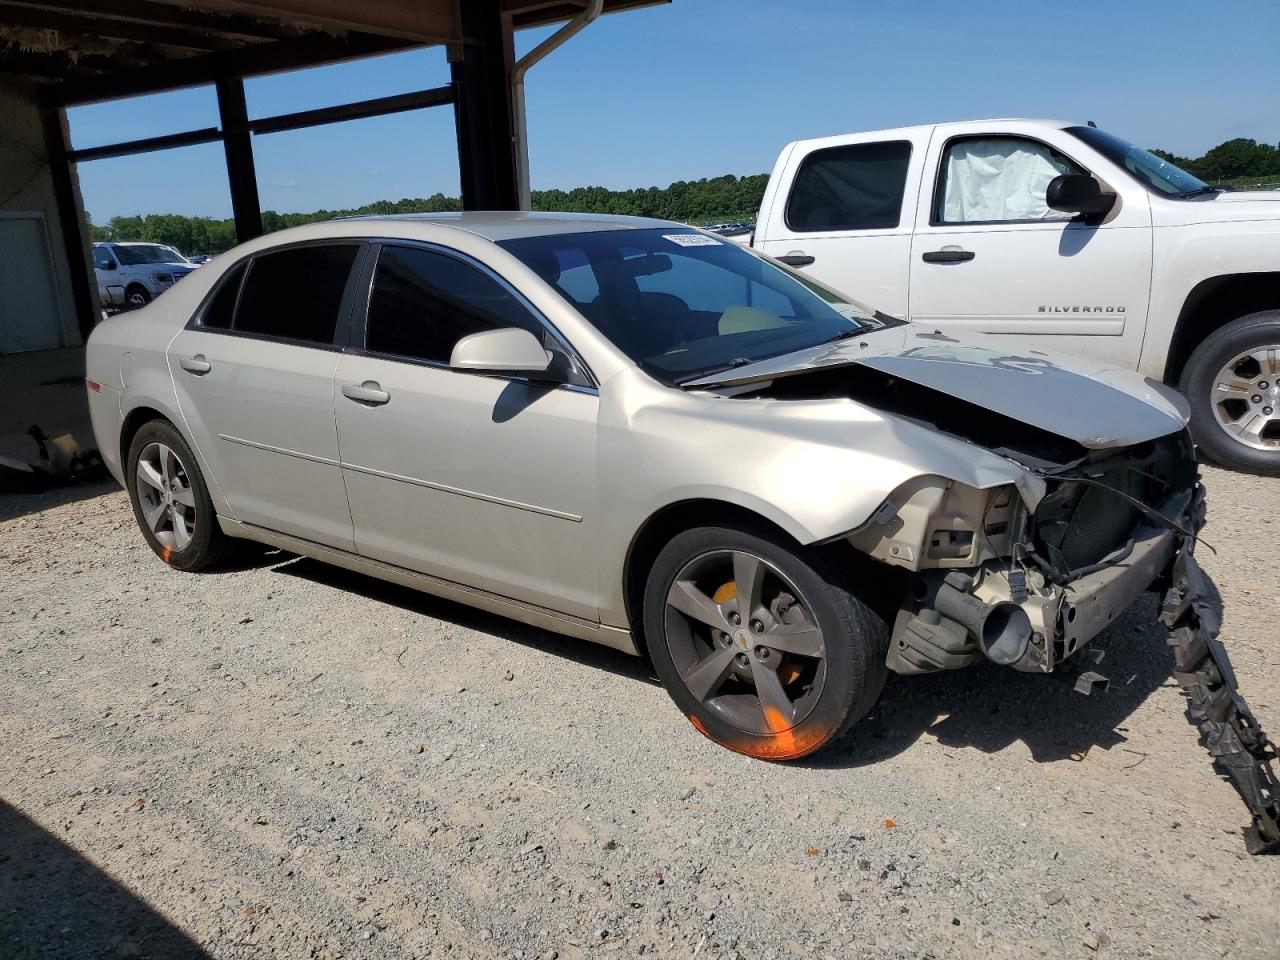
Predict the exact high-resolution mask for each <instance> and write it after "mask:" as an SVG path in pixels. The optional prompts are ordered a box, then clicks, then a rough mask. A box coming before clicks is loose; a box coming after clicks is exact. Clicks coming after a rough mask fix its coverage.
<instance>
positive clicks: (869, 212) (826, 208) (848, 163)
mask: <svg viewBox="0 0 1280 960" xmlns="http://www.w3.org/2000/svg"><path fill="white" fill-rule="evenodd" d="M910 160H911V144H910V143H908V142H907V141H905V140H893V141H889V142H884V143H851V144H846V145H845V146H841V147H828V148H827V149H825V150H815V151H814V152H813V153H811V154H809V155H808V156H807V157H805V158H804V160H803V162H802V163H801V164H800V169H799V170H798V171H797V172H796V179H795V184H794V185H793V186H792V188H791V196H790V197H788V199H787V226H788V227H790V228H791V229H792V230H795V231H796V232H797V233H800V232H803V233H816V232H818V231H821V230H889V229H892V228H894V227H896V226H897V225H898V221H899V219H900V218H901V216H902V194H903V191H904V190H905V188H906V185H907V164H908V163H909V162H910Z"/></svg>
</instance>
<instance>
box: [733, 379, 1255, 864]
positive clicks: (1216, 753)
mask: <svg viewBox="0 0 1280 960" xmlns="http://www.w3.org/2000/svg"><path fill="white" fill-rule="evenodd" d="M732 395H739V396H742V395H751V396H754V397H757V398H759V397H771V398H775V399H779V400H782V399H792V400H799V399H839V398H848V399H852V400H856V401H858V402H860V403H863V404H865V405H867V406H869V407H872V408H874V409H877V410H881V411H884V412H886V413H891V414H894V415H895V416H897V417H901V418H904V419H907V420H910V421H913V422H915V423H917V424H920V425H924V426H927V427H929V428H931V429H933V430H937V431H940V432H942V433H945V434H948V435H950V436H952V437H955V438H957V439H960V440H963V441H965V442H968V443H973V444H975V445H979V446H982V447H984V448H986V449H987V450H990V451H992V452H995V453H997V454H999V455H1001V456H1004V457H1006V458H1007V459H1009V460H1011V461H1013V462H1015V463H1017V464H1019V465H1021V466H1022V467H1024V468H1026V469H1027V470H1028V471H1030V472H1032V473H1034V474H1035V475H1036V476H1037V477H1039V478H1041V479H1042V480H1043V481H1044V483H1045V492H1044V495H1043V496H1042V497H1041V498H1040V499H1039V501H1038V502H1037V503H1035V504H1034V506H1033V507H1028V505H1027V504H1026V503H1025V502H1024V500H1023V498H1022V497H1021V496H1020V495H1019V492H1018V490H1017V489H1016V488H1014V487H1013V486H1012V485H1009V486H1003V487H995V488H993V489H988V490H978V489H974V488H972V487H968V486H965V485H963V484H958V483H955V482H954V481H951V480H948V479H946V478H944V477H941V476H928V475H925V476H920V477H916V478H914V479H913V480H911V481H910V482H908V483H906V484H904V485H903V486H901V487H899V488H898V489H897V490H895V491H894V492H893V493H892V494H891V495H890V496H889V497H888V498H887V499H886V500H885V501H884V502H883V504H881V506H880V507H879V509H877V510H876V511H875V513H874V514H873V515H872V516H871V518H870V519H869V520H868V521H867V522H866V523H865V524H863V525H862V526H861V527H859V528H858V529H856V530H854V531H853V532H852V533H850V534H849V535H848V538H847V539H848V541H849V543H850V544H851V545H852V546H853V547H855V548H856V549H857V550H859V551H860V552H861V553H863V554H865V555H867V556H870V557H872V558H874V559H875V560H878V561H880V562H882V563H884V564H886V565H888V566H889V567H892V568H895V569H896V570H898V571H900V580H901V582H903V583H904V584H905V587H904V589H903V590H902V591H901V598H900V601H899V606H898V610H897V614H896V617H895V620H894V623H893V627H892V636H891V639H890V647H889V653H888V658H887V665H888V666H889V668H890V669H891V670H893V671H895V672H897V673H902V674H918V673H929V672H934V671H938V670H949V669H956V668H959V667H964V666H967V665H969V664H972V663H975V662H978V661H980V660H983V659H988V660H991V661H993V662H995V663H999V664H1002V665H1005V666H1010V667H1012V668H1014V669H1016V670H1022V671H1028V672H1039V673H1051V672H1054V671H1055V670H1059V671H1061V669H1062V667H1063V664H1064V662H1065V661H1068V660H1069V659H1070V658H1072V657H1075V656H1077V655H1079V654H1081V652H1082V651H1084V650H1085V648H1086V647H1087V645H1088V644H1089V642H1090V641H1091V640H1092V639H1093V638H1094V636H1096V635H1097V634H1098V633H1100V632H1101V631H1102V630H1103V629H1104V628H1105V627H1106V626H1107V625H1108V624H1109V623H1110V622H1111V621H1112V620H1113V619H1115V617H1116V616H1118V615H1119V614H1120V613H1121V612H1122V611H1123V610H1124V609H1126V608H1127V607H1128V606H1130V605H1131V604H1132V603H1133V602H1134V600H1135V599H1136V598H1137V597H1138V595H1139V594H1141V593H1143V592H1145V591H1147V590H1150V589H1159V590H1161V591H1162V594H1163V599H1162V607H1161V609H1162V615H1161V619H1162V622H1163V623H1164V624H1165V626H1166V627H1167V628H1168V629H1169V641H1168V642H1169V646H1170V647H1171V648H1172V649H1173V651H1174V657H1175V673H1174V676H1175V678H1176V679H1177V680H1178V683H1179V684H1180V685H1181V686H1182V687H1183V689H1184V691H1185V693H1186V695H1187V698H1188V709H1187V718H1188V719H1189V720H1190V721H1191V722H1192V724H1193V725H1195V726H1196V727H1197V729H1198V730H1199V732H1200V737H1201V743H1202V744H1203V745H1204V746H1205V747H1206V748H1207V749H1208V750H1209V752H1210V755H1211V756H1212V757H1213V760H1214V764H1215V767H1216V769H1217V770H1218V772H1219V773H1220V774H1221V775H1223V776H1224V777H1225V778H1226V779H1227V780H1228V781H1229V782H1230V783H1231V784H1232V786H1233V787H1234V788H1235V789H1236V791H1237V792H1238V793H1239V795H1240V796H1241V798H1242V799H1243V800H1244V801H1245V804H1246V806H1248V808H1249V810H1250V813H1251V815H1252V824H1251V825H1250V826H1249V827H1248V828H1246V831H1245V841H1246V846H1247V848H1248V850H1249V852H1251V853H1262V852H1266V851H1272V850H1277V849H1280V779H1277V777H1276V775H1275V773H1274V771H1273V770H1272V767H1271V762H1272V761H1274V760H1275V759H1277V751H1276V748H1275V746H1274V744H1272V743H1271V741H1270V740H1269V739H1268V738H1267V736H1266V734H1265V733H1263V731H1262V729H1261V727H1260V725H1259V724H1258V721H1257V719H1256V718H1255V717H1254V715H1253V713H1252V711H1251V710H1250V708H1249V706H1248V704H1247V703H1246V702H1245V701H1244V698H1243V697H1242V696H1241V695H1240V693H1239V690H1238V688H1237V685H1236V682H1235V675H1234V673H1233V671H1232V669H1231V664H1230V661H1229V659H1228V658H1227V654H1226V650H1225V649H1224V648H1223V646H1222V644H1221V643H1220V642H1219V641H1218V639H1217V632H1218V621H1217V616H1216V614H1215V613H1214V612H1213V611H1212V609H1211V607H1210V605H1209V603H1208V600H1207V587H1206V585H1205V583H1204V577H1203V574H1201V573H1200V570H1199V567H1198V566H1197V565H1196V563H1195V560H1194V556H1193V551H1194V547H1195V545H1196V543H1197V541H1198V532H1199V530H1200V528H1201V526H1202V525H1203V522H1204V515H1205V511H1204V492H1203V488H1202V487H1201V486H1200V485H1199V481H1198V474H1197V467H1196V460H1195V451H1194V448H1193V445H1192V442H1191V439H1190V436H1189V434H1188V433H1187V432H1186V431H1185V430H1183V431H1179V432H1175V433H1170V434H1168V435H1166V436H1163V437H1158V438H1156V439H1154V440H1147V441H1143V442H1140V443H1137V444H1130V445H1122V446H1107V447H1094V448H1089V447H1085V446H1084V445H1082V444H1080V443H1078V442H1076V441H1074V440H1071V439H1068V438H1064V437H1061V436H1058V435H1056V434H1054V433H1051V432H1048V431H1046V430H1043V429H1041V428H1038V427H1035V426H1032V425H1029V424H1026V423H1022V422H1020V421H1018V420H1016V419H1014V418H1012V417H1009V416H1007V415H1005V414H1002V413H999V412H996V411H993V410H990V409H987V408H985V407H982V406H979V405H977V404H973V403H970V402H968V401H965V400H962V399H959V398H956V397H952V396H949V395H947V394H945V393H942V392H940V391H937V390H934V389H932V388H930V387H928V386H925V385H923V384H920V383H917V382H914V381H910V380H904V379H901V378H898V377H894V376H893V375H891V374H887V373H885V372H883V371H880V370H875V369H872V368H868V367H862V368H859V369H857V370H856V371H851V370H850V369H849V368H847V367H846V368H839V367H837V368H828V369H819V370H812V371H808V372H806V373H804V374H803V375H795V376H785V377H779V378H777V379H774V380H770V381H757V382H755V383H751V384H743V385H741V386H739V387H737V388H734V389H733V390H732ZM1087 659H1088V658H1087ZM1098 659H1100V655H1098V656H1097V657H1094V658H1091V659H1090V660H1089V663H1090V665H1091V664H1093V663H1096V662H1097V660H1098ZM1105 686H1106V678H1105V677H1103V676H1102V675H1100V674H1098V673H1095V672H1093V671H1092V670H1090V669H1085V670H1082V671H1081V672H1080V673H1079V675H1078V677H1077V678H1076V681H1075V687H1076V689H1077V690H1080V691H1081V692H1084V693H1090V692H1093V691H1094V690H1095V689H1097V688H1099V687H1100V688H1101V689H1105Z"/></svg>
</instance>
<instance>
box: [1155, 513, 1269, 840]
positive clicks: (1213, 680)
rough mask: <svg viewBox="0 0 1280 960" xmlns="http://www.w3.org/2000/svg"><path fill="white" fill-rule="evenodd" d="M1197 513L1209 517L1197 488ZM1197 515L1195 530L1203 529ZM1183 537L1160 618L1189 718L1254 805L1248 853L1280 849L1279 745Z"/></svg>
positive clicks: (1191, 543) (1223, 770) (1224, 772)
mask: <svg viewBox="0 0 1280 960" xmlns="http://www.w3.org/2000/svg"><path fill="white" fill-rule="evenodd" d="M1195 515H1196V520H1197V521H1199V520H1200V519H1202V518H1203V516H1204V506H1203V492H1202V491H1198V496H1197V500H1196V509H1195ZM1199 526H1200V524H1199V522H1197V523H1196V525H1195V528H1194V529H1198V528H1199ZM1180 539H1181V540H1182V544H1181V547H1180V549H1179V550H1178V553H1177V555H1176V556H1175V557H1174V559H1173V563H1172V564H1171V565H1170V568H1169V577H1168V588H1167V589H1166V591H1165V594H1164V598H1163V600H1162V602H1161V610H1160V619H1161V621H1162V622H1163V623H1164V625H1165V626H1166V627H1167V628H1168V629H1169V646H1170V647H1172V648H1173V653H1174V678H1175V679H1176V680H1177V681H1178V684H1179V685H1180V686H1181V687H1182V689H1183V691H1184V692H1185V693H1186V695H1187V710H1186V716H1187V719H1188V720H1190V721H1191V723H1192V725H1193V726H1195V728H1196V729H1197V730H1198V731H1199V732H1200V743H1201V744H1202V745H1203V746H1204V747H1205V749H1207V750H1208V751H1209V754H1210V756H1212V757H1213V763H1214V766H1215V768H1216V769H1217V770H1218V772H1219V773H1220V774H1222V776H1223V777H1225V778H1226V780H1227V781H1228V782H1229V783H1230V784H1231V785H1232V786H1233V787H1234V788H1235V790H1236V792H1237V793H1239V794H1240V797H1241V799H1242V800H1244V803H1245V806H1246V807H1248V808H1249V813H1250V814H1251V815H1252V818H1253V822H1252V823H1251V824H1250V825H1249V826H1248V827H1246V828H1245V831H1244V839H1245V847H1246V848H1247V849H1248V851H1249V852H1250V853H1266V852H1269V851H1276V850H1280V780H1277V779H1276V774H1275V771H1274V770H1273V769H1272V767H1271V764H1272V761H1274V760H1275V759H1276V748H1275V744H1273V743H1272V742H1271V741H1270V740H1268V739H1267V735H1266V734H1265V733H1263V731H1262V727H1261V726H1260V725H1259V723H1258V720H1257V718H1256V717H1255V716H1254V715H1253V711H1252V710H1251V709H1249V704H1248V703H1246V702H1245V699H1244V697H1243V696H1241V694H1240V690H1239V689H1238V686H1237V683H1236V675H1235V671H1233V670H1232V669H1231V661H1230V660H1229V659H1228V657H1227V651H1226V649H1225V648H1224V647H1223V645H1222V642H1221V641H1220V640H1218V630H1219V626H1220V624H1219V619H1218V614H1217V612H1216V611H1215V610H1214V608H1213V606H1212V605H1211V604H1210V602H1209V583H1208V580H1207V579H1206V577H1205V575H1204V572H1203V571H1202V570H1201V569H1200V565H1199V564H1198V563H1196V560H1195V557H1194V556H1193V555H1192V548H1193V546H1194V543H1195V542H1194V541H1193V540H1191V539H1189V538H1185V537H1183V538H1180Z"/></svg>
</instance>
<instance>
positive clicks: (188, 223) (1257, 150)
mask: <svg viewBox="0 0 1280 960" xmlns="http://www.w3.org/2000/svg"><path fill="white" fill-rule="evenodd" d="M1153 152H1154V153H1156V154H1157V155H1159V156H1161V157H1163V158H1164V159H1166V160H1169V161H1171V162H1173V163H1176V164H1177V165H1178V166H1180V167H1182V168H1183V169H1184V170H1186V171H1187V172H1189V173H1193V174H1195V175H1196V176H1198V177H1200V178H1201V179H1203V180H1206V181H1208V182H1209V183H1228V184H1230V183H1232V182H1233V181H1234V182H1240V181H1246V180H1258V179H1265V178H1268V177H1274V178H1276V179H1278V180H1280V147H1278V146H1273V145H1272V144H1269V143H1258V142H1257V141H1255V140H1248V139H1245V138H1237V139H1235V140H1228V141H1226V142H1225V143H1220V144H1218V146H1216V147H1214V148H1213V149H1211V150H1209V151H1207V152H1206V153H1205V154H1204V156H1202V157H1195V158H1189V157H1179V156H1176V155H1174V154H1172V153H1169V152H1167V151H1164V150H1155V151H1153ZM768 181H769V177H768V174H764V173H760V174H755V175H754V176H747V177H735V176H732V175H727V176H723V177H712V178H710V179H704V180H678V181H676V182H675V183H673V184H671V185H669V186H666V187H637V188H635V189H631V190H609V189H607V188H605V187H575V188H574V189H572V190H535V191H533V194H532V197H531V198H530V205H531V206H532V207H533V209H534V210H564V211H572V212H575V213H609V214H629V215H632V216H640V217H661V218H662V219H664V220H675V221H677V222H680V223H712V222H714V221H718V220H752V219H754V218H755V215H756V211H757V210H758V209H759V207H760V199H761V197H762V196H763V195H764V188H765V184H766V183H768ZM460 209H462V203H461V201H460V200H459V199H458V198H457V197H446V196H445V195H444V194H442V193H437V194H433V195H432V196H430V197H419V198H408V197H406V198H405V199H403V200H379V201H377V202H375V203H367V204H365V205H364V206H362V207H356V208H354V209H350V210H316V211H314V212H312V213H277V212H276V211H274V210H267V211H264V212H263V214H262V226H263V228H264V229H265V230H266V231H267V232H268V233H270V232H272V231H275V230H282V229H284V228H285V227H296V226H299V225H300V224H304V223H315V222H316V221H318V220H332V219H334V218H336V217H357V216H368V215H371V214H382V215H387V214H397V213H441V212H447V211H452V210H460ZM90 230H91V233H92V235H93V239H94V240H148V241H151V242H153V243H167V244H169V245H170V246H174V247H177V248H178V249H179V250H181V251H182V252H183V253H185V254H189V255H194V254H198V253H221V252H222V251H224V250H227V249H230V248H231V247H233V246H235V242H236V241H235V224H234V223H233V222H232V221H231V220H230V219H226V220H218V219H214V218H211V217H188V216H184V215H182V214H177V213H153V214H147V215H144V216H129V217H112V218H111V220H110V221H109V222H108V223H107V224H106V225H105V226H98V225H91V227H90Z"/></svg>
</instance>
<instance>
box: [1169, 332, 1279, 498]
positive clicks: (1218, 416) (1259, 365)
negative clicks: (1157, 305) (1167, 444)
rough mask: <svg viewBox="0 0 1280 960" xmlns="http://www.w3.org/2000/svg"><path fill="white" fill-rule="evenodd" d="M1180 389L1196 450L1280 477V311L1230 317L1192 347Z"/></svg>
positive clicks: (1233, 466) (1221, 461)
mask: <svg viewBox="0 0 1280 960" xmlns="http://www.w3.org/2000/svg"><path fill="white" fill-rule="evenodd" d="M1179 387H1180V389H1181V390H1182V392H1183V394H1184V395H1185V396H1186V398H1187V401H1188V402H1189V403H1190V404H1191V433H1192V436H1194V437H1195V441H1196V445H1197V446H1198V447H1199V448H1200V450H1201V452H1202V453H1204V454H1205V455H1206V456H1208V457H1209V458H1210V459H1212V460H1214V461H1216V462H1217V463H1219V464H1221V465H1222V466H1224V467H1228V468H1230V469H1232V470H1241V471H1244V472H1247V473H1258V474H1265V475H1268V476H1280V310H1263V311H1261V312H1259V313H1251V314H1249V315H1248V316H1244V317H1240V318H1239V319H1238V320H1233V321H1231V322H1230V323H1228V324H1227V325H1226V326H1224V327H1222V328H1221V329H1218V330H1215V331H1214V332H1213V333H1211V334H1210V335H1209V336H1208V337H1206V338H1205V339H1204V342H1203V343H1201V344H1200V345H1199V346H1198V347H1196V349H1195V352H1194V353H1192V354H1191V359H1190V360H1188V361H1187V365H1186V367H1185V368H1184V369H1183V371H1182V380H1181V383H1180V384H1179Z"/></svg>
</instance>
